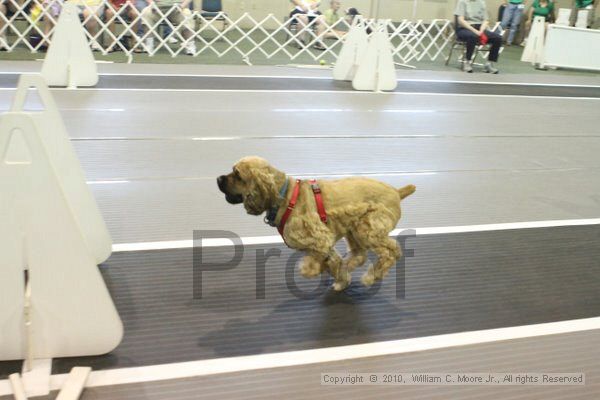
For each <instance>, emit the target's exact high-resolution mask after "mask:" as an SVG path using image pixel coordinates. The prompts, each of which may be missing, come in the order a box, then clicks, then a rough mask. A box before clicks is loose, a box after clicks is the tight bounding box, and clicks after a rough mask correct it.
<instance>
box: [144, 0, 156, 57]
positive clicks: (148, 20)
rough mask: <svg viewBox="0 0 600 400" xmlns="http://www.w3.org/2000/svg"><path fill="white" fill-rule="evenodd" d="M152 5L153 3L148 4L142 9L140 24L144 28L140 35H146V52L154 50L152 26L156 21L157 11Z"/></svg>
mask: <svg viewBox="0 0 600 400" xmlns="http://www.w3.org/2000/svg"><path fill="white" fill-rule="evenodd" d="M154 7H155V6H154V5H153V4H150V5H148V6H147V7H146V8H144V9H143V10H142V25H143V28H144V33H143V34H142V37H143V36H144V35H147V36H146V39H145V43H144V44H145V46H146V51H147V52H148V53H151V52H153V51H154V33H152V27H153V26H154V25H155V24H156V23H157V22H158V13H157V12H156V10H155V9H154Z"/></svg>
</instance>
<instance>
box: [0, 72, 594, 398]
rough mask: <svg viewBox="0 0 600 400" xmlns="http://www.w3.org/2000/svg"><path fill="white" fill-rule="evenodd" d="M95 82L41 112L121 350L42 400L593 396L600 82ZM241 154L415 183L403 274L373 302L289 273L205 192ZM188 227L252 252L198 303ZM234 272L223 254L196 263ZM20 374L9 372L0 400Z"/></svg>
mask: <svg viewBox="0 0 600 400" xmlns="http://www.w3.org/2000/svg"><path fill="white" fill-rule="evenodd" d="M39 66H40V64H39V63H35V62H18V63H17V62H15V63H3V64H2V65H1V66H0V109H1V110H7V109H8V106H9V104H10V100H11V98H12V95H13V90H12V88H14V87H15V84H16V79H17V75H16V74H15V73H17V72H25V71H36V70H37V69H39ZM100 73H101V74H102V75H101V80H100V84H99V85H98V87H97V88H94V89H78V90H63V89H56V90H53V94H54V96H55V99H56V101H57V103H58V106H59V108H60V110H61V113H62V115H63V118H64V121H65V124H66V126H67V130H68V132H69V134H70V135H71V137H72V141H73V145H74V147H75V149H76V152H77V154H78V155H79V158H80V160H81V163H82V165H83V168H84V170H85V172H86V175H87V179H88V183H89V185H90V187H91V190H92V191H93V193H94V195H95V196H96V199H97V201H98V203H99V206H100V208H101V211H102V213H103V215H104V217H105V219H106V221H107V224H108V226H109V229H110V231H111V234H112V236H113V240H114V243H115V246H114V250H115V252H114V254H113V256H112V257H111V258H110V259H109V260H108V261H107V262H106V263H105V264H103V265H101V266H100V268H101V271H102V273H103V276H104V277H105V280H106V283H107V286H108V287H109V289H110V291H111V293H112V295H113V298H114V301H115V303H116V305H117V308H118V309H119V312H120V315H121V318H122V319H123V322H124V325H125V338H124V340H123V342H122V344H121V345H120V346H119V347H118V348H117V349H116V350H115V351H114V352H112V353H111V354H109V355H105V356H99V357H87V358H80V359H60V360H53V362H52V371H53V374H57V376H56V377H55V378H54V380H53V382H55V384H57V382H60V380H61V379H62V375H60V374H64V373H66V372H68V371H69V369H70V368H71V367H72V366H74V365H90V366H92V367H93V368H94V370H95V371H100V372H94V373H93V374H95V375H93V376H92V378H91V382H93V383H94V385H95V387H91V388H88V389H86V391H85V392H84V395H83V397H82V398H83V399H137V398H139V399H164V398H169V399H192V398H193V399H198V398H218V399H233V398H240V399H241V398H244V399H247V398H261V399H263V398H283V397H285V398H291V399H296V398H298V399H304V398H308V397H311V398H333V397H335V398H339V397H340V396H344V397H346V398H349V399H351V398H361V399H366V398H377V399H381V398H399V397H401V398H403V399H417V398H423V399H435V398H440V399H447V398H453V399H458V398H460V399H463V398H482V397H483V396H486V397H490V398H498V399H517V398H544V399H552V398H555V399H564V398H569V399H595V398H598V397H599V396H600V375H599V374H600V350H599V349H600V318H599V317H600V296H599V295H598V293H600V247H599V246H598V243H599V240H600V227H599V225H598V224H599V223H600V218H599V216H600V185H599V182H600V157H598V154H599V153H600V113H599V111H598V110H599V106H600V78H599V76H597V75H596V76H594V75H589V76H567V75H554V74H549V75H539V74H538V75H535V76H534V75H531V76H529V75H517V74H512V75H510V76H509V75H497V76H489V75H486V74H481V73H476V74H472V75H466V74H462V73H458V72H428V71H399V72H398V78H399V80H400V81H399V85H398V89H397V90H396V91H395V92H394V93H387V94H374V93H360V92H355V91H352V89H351V87H350V85H349V84H346V83H334V82H332V81H331V79H330V71H328V70H325V69H301V68H284V67H266V66H265V67H241V66H198V65H168V66H167V65H123V64H113V65H111V64H105V65H104V64H103V65H100ZM38 106H39V104H38V103H37V102H36V99H35V97H32V101H31V107H32V108H34V109H35V108H36V107H38ZM249 154H254V155H260V156H263V157H265V158H268V159H269V160H270V161H271V162H272V163H273V164H274V165H275V166H277V167H279V168H280V169H282V170H284V171H286V172H287V173H288V174H290V175H293V176H297V177H317V178H320V179H324V178H329V177H344V176H352V175H364V176H371V177H374V178H377V179H380V180H383V181H385V182H389V183H391V184H393V185H395V186H402V185H405V184H408V183H413V184H415V185H416V186H417V192H416V193H415V194H414V195H412V196H410V197H409V198H407V199H406V200H404V202H403V213H404V215H403V218H402V220H401V221H400V225H399V226H398V230H397V231H396V232H395V234H396V235H397V236H398V237H399V240H400V241H401V243H402V244H403V246H404V248H405V254H406V255H407V257H406V258H405V259H404V260H403V261H402V262H400V263H399V264H398V268H397V269H396V271H394V272H393V273H391V274H390V276H388V278H386V280H385V281H384V282H383V285H381V287H376V288H375V289H374V290H373V291H371V292H369V291H367V290H366V289H364V288H363V287H361V286H360V285H359V284H357V283H354V284H353V285H352V286H351V287H350V288H349V289H348V290H347V291H346V292H345V293H342V294H335V293H331V292H329V291H327V290H325V287H326V285H328V284H329V282H327V281H326V280H323V281H321V282H319V281H318V280H317V281H307V280H304V279H303V278H301V277H299V276H298V274H297V273H294V272H293V269H292V268H291V266H292V264H290V261H289V260H292V261H291V262H292V263H293V261H294V260H295V259H294V257H295V255H294V254H293V253H292V252H291V251H289V250H288V249H287V248H285V246H283V244H282V243H281V242H280V239H279V238H278V237H277V236H275V235H276V231H275V230H274V229H273V228H271V227H269V226H267V225H265V224H264V223H263V222H262V219H261V218H257V217H252V216H249V215H246V214H245V212H244V211H243V208H242V207H241V206H237V207H236V206H231V205H229V204H227V203H226V202H225V199H224V196H223V195H222V194H221V193H220V192H219V191H218V188H217V185H216V181H215V178H216V177H217V176H218V175H220V174H223V173H228V172H229V171H230V170H231V165H232V164H233V163H234V162H235V161H236V160H237V159H239V158H241V157H242V156H244V155H249ZM194 230H204V231H206V230H219V231H230V232H233V233H235V234H236V235H238V236H239V237H241V238H242V240H243V241H244V242H245V243H249V244H248V245H247V246H245V251H244V254H243V256H242V259H241V262H240V264H239V265H238V266H237V267H236V268H234V269H229V270H224V271H219V272H218V273H217V272H207V273H205V274H204V276H203V278H202V283H201V296H200V292H199V291H198V290H199V281H198V276H197V273H198V267H197V266H196V267H194V266H193V260H194V257H195V255H194V254H193V251H192V249H191V247H192V244H193V232H194ZM216 235H217V237H219V238H223V237H224V234H223V232H221V233H217V234H216ZM340 250H341V251H344V247H343V246H341V248H340ZM268 251H275V252H280V253H279V255H278V256H272V257H271V258H268V259H266V260H265V259H264V257H263V258H262V259H261V260H262V262H263V264H261V262H260V260H259V261H257V260H258V259H259V258H260V254H263V255H264V254H266V253H267V252H268ZM232 256H233V249H232V246H231V242H230V241H228V240H225V239H224V240H213V242H212V245H211V247H206V248H204V250H203V257H205V260H209V261H210V262H214V263H221V262H227V261H228V260H230V259H231V257H232ZM361 272H362V271H360V270H359V271H357V274H356V275H355V282H358V279H357V278H358V275H359V274H360V273H361ZM257 277H259V278H260V279H257ZM291 280H294V281H293V282H295V285H296V286H297V289H298V290H301V291H302V292H301V293H303V294H305V295H304V296H298V293H297V292H296V293H295V292H293V291H290V290H289V284H290V281H291ZM257 282H258V283H257ZM261 282H264V284H262V283H261ZM286 282H287V285H288V287H286ZM313 290H314V291H315V292H314V293H313V294H311V295H306V294H307V293H310V292H311V291H313ZM301 297H303V298H301ZM573 320H580V321H577V322H565V321H573ZM539 324H542V325H539ZM531 325H536V327H531ZM504 328H510V329H504ZM465 332H474V333H471V334H469V333H465ZM551 333H552V334H551ZM550 334H551V335H550ZM438 335H442V336H439V337H437V338H433V339H428V338H430V337H432V336H438ZM500 339H505V340H501V341H500ZM380 342H387V343H386V344H379V343H380ZM457 343H460V344H462V346H458V347H457ZM365 345H366V346H367V347H366V348H365V347H361V346H365ZM338 346H344V347H343V348H340V349H335V348H336V347H338ZM369 346H371V347H369ZM415 346H416V347H415ZM383 347H385V349H383V350H382V348H383ZM311 349H312V350H314V351H313V352H306V351H307V350H311ZM414 349H418V350H422V351H419V352H414ZM365 355H371V357H365ZM374 355H376V356H374ZM239 357H241V358H239ZM207 360H214V361H207ZM20 369H21V363H19V362H11V363H0V398H2V399H4V398H10V397H9V396H6V397H2V395H3V394H6V393H7V392H6V391H4V392H3V390H6V389H5V388H6V385H7V384H6V381H2V379H4V378H5V377H6V376H7V375H8V374H9V373H11V372H16V371H19V370H20ZM102 371H106V372H102ZM336 371H342V372H343V371H349V372H391V371H402V372H426V371H430V372H446V371H452V372H454V371H463V372H490V371H494V372H584V373H585V374H586V385H585V386H560V387H552V386H543V387H542V386H508V387H485V386H443V387H442V386H392V387H388V386H355V387H330V386H321V384H320V376H321V373H323V372H336ZM216 372H221V373H218V374H217V373H216ZM117 383H118V384H117ZM54 396H55V394H51V396H50V397H49V398H53V397H54Z"/></svg>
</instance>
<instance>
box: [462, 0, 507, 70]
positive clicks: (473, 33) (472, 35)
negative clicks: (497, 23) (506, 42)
mask: <svg viewBox="0 0 600 400" xmlns="http://www.w3.org/2000/svg"><path fill="white" fill-rule="evenodd" d="M454 15H455V16H456V20H457V24H458V26H457V29H456V37H457V38H458V39H459V40H462V41H463V42H465V43H466V47H467V54H466V56H465V58H466V60H463V71H465V72H473V66H472V63H473V52H474V50H475V46H477V45H478V44H485V42H487V43H490V45H491V47H490V52H489V56H488V62H487V63H485V65H484V70H485V72H488V73H492V74H497V73H498V69H497V68H496V67H495V66H494V64H493V63H495V62H497V61H498V53H499V52H500V46H501V45H502V36H500V35H498V34H497V33H495V32H492V31H490V30H489V29H487V27H488V24H489V16H488V12H487V7H486V4H485V0H458V3H457V4H456V10H454Z"/></svg>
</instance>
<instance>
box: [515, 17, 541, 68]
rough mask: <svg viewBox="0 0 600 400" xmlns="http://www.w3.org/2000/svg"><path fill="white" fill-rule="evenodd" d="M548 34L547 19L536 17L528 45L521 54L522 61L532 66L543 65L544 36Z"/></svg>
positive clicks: (528, 38)
mask: <svg viewBox="0 0 600 400" xmlns="http://www.w3.org/2000/svg"><path fill="white" fill-rule="evenodd" d="M545 33H546V19H545V18H544V17H535V18H534V19H533V23H532V24H531V30H530V31H529V36H528V37H527V44H526V45H525V49H523V54H521V61H524V62H530V63H532V64H542V63H543V59H544V35H545Z"/></svg>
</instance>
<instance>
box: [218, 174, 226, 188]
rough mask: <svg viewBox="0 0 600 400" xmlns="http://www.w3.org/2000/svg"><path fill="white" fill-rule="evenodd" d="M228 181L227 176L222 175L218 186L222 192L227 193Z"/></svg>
mask: <svg viewBox="0 0 600 400" xmlns="http://www.w3.org/2000/svg"><path fill="white" fill-rule="evenodd" d="M226 179H227V177H226V176H225V175H221V176H220V177H218V178H217V185H218V186H219V189H221V191H222V192H224V191H225V182H226Z"/></svg>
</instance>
